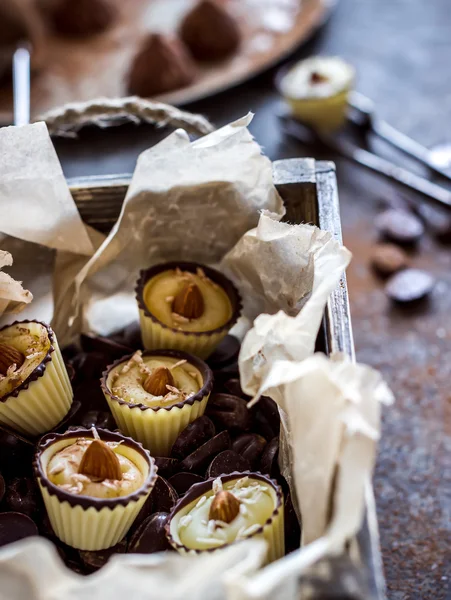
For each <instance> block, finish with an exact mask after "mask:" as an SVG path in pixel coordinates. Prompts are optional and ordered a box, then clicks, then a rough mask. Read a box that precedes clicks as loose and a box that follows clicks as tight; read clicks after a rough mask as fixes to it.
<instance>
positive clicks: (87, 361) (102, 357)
mask: <svg viewBox="0 0 451 600" xmlns="http://www.w3.org/2000/svg"><path fill="white" fill-rule="evenodd" d="M111 362H113V359H112V358H111V357H110V356H108V355H107V354H104V353H102V352H80V354H77V356H76V357H75V358H74V359H72V360H71V362H70V364H71V365H72V366H73V367H74V369H75V374H76V376H75V380H74V385H75V386H77V385H78V384H79V383H80V382H89V381H95V382H96V383H97V382H98V380H99V379H100V377H101V375H102V373H103V371H104V370H105V369H106V368H107V366H108V365H109V364H110V363H111Z"/></svg>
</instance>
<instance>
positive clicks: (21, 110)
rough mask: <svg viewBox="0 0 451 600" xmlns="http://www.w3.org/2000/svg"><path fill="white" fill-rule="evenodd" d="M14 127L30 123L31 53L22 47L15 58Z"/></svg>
mask: <svg viewBox="0 0 451 600" xmlns="http://www.w3.org/2000/svg"><path fill="white" fill-rule="evenodd" d="M13 93H14V125H28V123H29V122H30V51H29V49H28V48H27V47H26V46H20V47H19V48H17V50H16V51H15V52H14V56H13Z"/></svg>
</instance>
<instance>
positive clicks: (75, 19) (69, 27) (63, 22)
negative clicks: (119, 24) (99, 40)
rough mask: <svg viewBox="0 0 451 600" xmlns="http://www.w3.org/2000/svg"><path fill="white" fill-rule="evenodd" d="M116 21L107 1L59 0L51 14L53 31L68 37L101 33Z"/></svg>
mask: <svg viewBox="0 0 451 600" xmlns="http://www.w3.org/2000/svg"><path fill="white" fill-rule="evenodd" d="M115 19H116V9H115V7H114V6H113V5H112V4H110V3H109V2H108V0H76V1H74V0H61V1H60V2H59V3H58V4H57V6H56V7H55V9H54V11H53V13H52V14H51V20H52V23H53V27H54V29H55V30H56V31H57V32H58V33H61V34H62V35H66V36H69V37H87V36H90V35H96V34H97V33H102V32H103V31H105V30H106V29H108V28H109V27H110V26H111V24H112V23H113V22H114V20H115Z"/></svg>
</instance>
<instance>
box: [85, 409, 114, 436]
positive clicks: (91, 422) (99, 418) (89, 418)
mask: <svg viewBox="0 0 451 600" xmlns="http://www.w3.org/2000/svg"><path fill="white" fill-rule="evenodd" d="M80 425H81V426H82V427H86V429H91V428H92V427H96V428H97V427H99V428H100V429H108V430H109V431H114V430H115V429H117V425H116V421H115V420H114V417H113V415H112V414H111V413H110V412H107V411H103V410H89V411H88V412H87V413H85V414H84V415H83V417H82V419H81V420H80Z"/></svg>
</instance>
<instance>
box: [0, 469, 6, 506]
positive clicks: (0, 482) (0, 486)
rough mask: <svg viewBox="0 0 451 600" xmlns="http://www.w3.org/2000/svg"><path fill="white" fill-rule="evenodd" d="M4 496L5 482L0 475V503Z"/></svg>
mask: <svg viewBox="0 0 451 600" xmlns="http://www.w3.org/2000/svg"><path fill="white" fill-rule="evenodd" d="M4 495H5V480H4V479H3V475H2V474H1V473H0V502H1V501H2V500H3V496H4Z"/></svg>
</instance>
